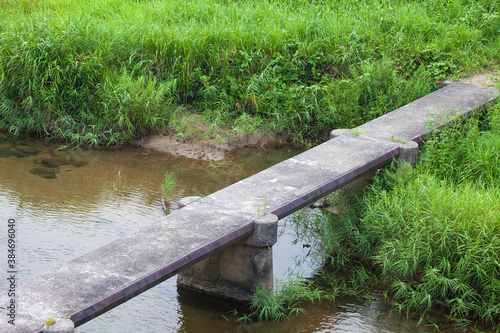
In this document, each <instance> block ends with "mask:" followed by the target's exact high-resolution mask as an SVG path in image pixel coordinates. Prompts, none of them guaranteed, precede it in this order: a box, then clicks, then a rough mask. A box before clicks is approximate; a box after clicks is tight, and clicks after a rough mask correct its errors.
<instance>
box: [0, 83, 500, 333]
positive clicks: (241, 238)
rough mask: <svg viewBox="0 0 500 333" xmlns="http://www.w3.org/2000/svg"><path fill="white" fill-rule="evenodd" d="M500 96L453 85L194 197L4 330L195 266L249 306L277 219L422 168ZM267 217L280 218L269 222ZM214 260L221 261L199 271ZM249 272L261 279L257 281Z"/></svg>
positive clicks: (111, 249) (74, 312)
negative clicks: (421, 161)
mask: <svg viewBox="0 0 500 333" xmlns="http://www.w3.org/2000/svg"><path fill="white" fill-rule="evenodd" d="M494 94H498V91H496V90H494V89H491V88H484V87H478V86H474V85H469V84H459V83H454V84H450V85H448V86H446V87H444V88H443V89H441V90H438V91H436V92H434V93H431V94H429V95H427V96H425V97H423V98H421V99H419V100H417V101H415V102H413V103H410V104H408V105H406V106H404V107H402V108H400V109H398V110H396V111H394V112H392V113H390V114H387V115H385V116H382V117H380V118H378V119H375V120H373V121H371V122H369V123H366V124H364V125H362V126H359V127H358V128H357V130H356V131H347V132H345V131H344V132H342V133H336V134H335V135H336V136H335V137H334V138H333V139H331V140H329V141H327V142H325V143H323V144H321V145H319V146H317V147H314V148H313V149H310V150H308V151H306V152H304V153H302V154H300V155H298V156H295V157H293V158H291V159H288V160H286V161H284V162H281V163H279V164H277V165H275V166H273V167H271V168H269V169H267V170H264V171H262V172H260V173H258V174H256V175H254V176H252V177H249V178H247V179H244V180H242V181H240V182H238V183H236V184H233V185H231V186H229V187H227V188H225V189H222V190H220V191H218V192H216V193H213V194H211V195H209V196H207V197H204V198H201V199H198V200H194V201H192V202H191V203H188V204H187V205H186V206H185V207H184V208H182V209H179V210H176V211H173V212H172V213H171V214H170V215H168V216H166V217H165V218H163V219H161V220H159V221H157V222H155V223H153V224H151V225H150V226H147V227H145V228H143V229H141V230H140V231H139V232H137V233H136V234H134V235H132V236H130V237H127V238H123V239H118V240H116V241H114V242H112V243H110V244H107V245H105V246H103V247H101V248H99V249H96V250H95V251H92V252H90V253H88V254H85V255H83V256H81V257H79V258H76V259H73V260H71V261H69V262H67V263H66V264H64V265H62V266H60V267H59V268H57V269H54V270H52V271H49V272H46V273H44V274H42V275H40V276H38V277H36V278H34V279H32V280H30V281H27V282H26V283H23V284H22V285H20V286H19V288H18V293H17V294H18V298H17V299H18V302H19V304H20V307H19V308H18V309H17V310H18V311H17V312H16V325H15V327H13V326H11V325H9V324H8V323H7V321H6V320H0V332H41V331H42V329H43V322H44V320H45V319H47V318H49V317H55V318H65V317H67V316H70V317H71V320H72V321H73V322H74V325H75V327H77V326H79V325H81V324H83V323H85V322H87V321H89V320H91V319H93V318H95V317H97V316H98V315H100V314H102V313H104V312H106V311H108V310H110V309H112V308H113V307H115V306H117V305H119V304H121V303H123V302H125V301H127V300H129V299H131V298H132V297H134V296H136V295H138V294H140V293H142V292H144V291H145V290H147V289H149V288H152V287H154V286H155V285H157V284H159V283H161V282H162V281H164V280H166V279H168V278H170V277H172V276H174V275H175V274H177V273H179V272H182V271H185V270H186V269H188V268H190V267H193V269H192V270H190V271H187V272H186V273H185V274H183V275H182V276H181V277H180V278H179V281H180V284H181V285H185V286H186V287H189V288H191V289H198V290H203V288H204V287H203V286H205V287H206V286H208V287H207V288H205V289H204V290H205V291H206V292H209V293H213V294H217V295H221V296H225V297H232V296H235V297H233V298H236V299H238V298H240V296H239V295H238V294H239V293H241V294H242V295H241V299H242V300H243V299H248V297H249V293H251V291H252V288H253V287H254V286H257V285H264V286H266V287H267V288H269V287H270V286H271V285H272V283H270V279H271V277H272V249H271V246H272V244H274V243H273V242H274V241H275V234H274V233H275V231H274V229H273V228H274V226H273V223H274V222H275V220H276V219H281V218H283V217H285V216H287V215H289V214H291V213H293V212H295V211H297V210H299V209H300V208H302V207H305V206H307V205H309V204H311V203H313V202H314V201H316V200H318V199H320V198H321V197H323V196H325V195H327V194H329V193H331V192H333V191H335V190H337V189H339V188H341V187H343V186H345V185H347V184H349V183H350V182H352V181H354V180H356V179H358V178H360V177H362V176H363V175H365V174H367V173H369V172H372V171H374V170H376V169H378V168H381V167H383V166H384V165H387V164H388V163H390V162H391V161H392V160H393V159H394V158H398V157H400V158H402V159H404V160H406V161H408V162H409V163H413V162H414V161H415V159H416V151H417V150H416V149H417V145H418V143H420V142H421V141H422V140H423V139H425V137H426V136H427V135H428V133H429V130H432V129H436V128H440V127H441V126H444V125H446V123H449V122H452V121H455V118H454V117H455V116H467V115H469V114H470V113H472V112H475V110H478V109H481V108H483V107H485V106H487V105H488V104H489V103H491V102H492V101H493V100H494V99H495V95H494ZM264 211H265V212H266V213H268V214H272V215H266V216H264V217H262V216H261V215H263V214H264ZM273 215H274V216H275V217H273ZM261 224H262V225H261ZM261 228H263V230H268V232H269V233H270V234H269V235H267V234H266V233H267V231H266V232H264V234H263V233H262V232H261ZM254 233H255V236H254V237H253V238H250V239H248V237H251V236H252V235H253V234H254ZM231 246H233V247H232V248H230V247H231ZM224 250H226V251H224ZM246 253H249V254H248V255H247V254H246ZM214 255H217V256H218V257H215V258H212V259H209V261H207V262H204V263H202V264H200V265H196V264H198V263H200V262H201V261H203V260H204V259H206V258H209V257H211V256H214ZM245 256H246V257H245ZM195 265H196V266H195ZM223 266H227V267H223ZM240 270H241V272H245V273H242V274H240V273H239V271H240ZM200 274H202V275H203V276H204V277H203V279H201V280H200V279H198V277H199V276H200ZM247 274H250V277H251V279H255V280H254V281H249V280H248V279H247ZM222 286H224V287H222ZM224 288H225V290H226V291H222V290H223V289H224ZM8 304H9V299H8V298H7V297H6V295H2V298H1V300H0V308H1V310H0V318H4V319H5V318H6V317H7V311H6V309H7V306H8Z"/></svg>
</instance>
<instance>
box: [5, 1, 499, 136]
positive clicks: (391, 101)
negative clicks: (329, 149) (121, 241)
mask: <svg viewBox="0 0 500 333" xmlns="http://www.w3.org/2000/svg"><path fill="white" fill-rule="evenodd" d="M1 6H2V9H3V11H2V12H1V13H0V22H1V23H2V24H1V25H0V42H1V45H3V47H2V48H1V49H0V67H1V68H2V74H1V76H0V129H2V130H6V131H9V132H11V133H15V134H16V135H30V136H42V137H46V138H52V139H62V140H65V141H66V142H68V143H70V144H72V145H90V146H107V145H109V146H117V145H122V144H125V143H127V142H130V141H134V140H136V139H140V138H142V137H145V136H148V135H151V134H159V133H163V132H165V131H168V130H169V126H170V125H171V123H172V122H175V117H176V114H177V113H178V106H179V105H185V106H187V107H189V108H191V109H192V110H194V112H195V113H196V114H197V115H198V116H200V117H201V118H203V119H204V120H205V121H206V122H207V123H209V124H211V125H213V126H217V127H229V128H232V129H235V130H238V131H243V132H244V133H252V132H253V131H255V130H257V131H264V132H268V133H287V135H288V137H287V140H288V141H291V142H293V143H295V144H300V145H302V144H306V145H309V144H314V143H317V142H320V141H322V140H324V139H325V138H326V137H327V136H328V133H329V131H330V130H331V129H333V128H353V127H356V126H358V125H360V124H362V123H365V122H367V121H368V120H371V119H374V118H376V117H378V116H380V115H382V114H384V113H387V112H389V111H392V110H394V109H396V108H398V107H400V106H402V105H405V104H407V103H409V102H411V101H413V100H415V99H417V98H419V97H421V96H424V95H426V94H428V93H429V92H431V91H433V90H435V89H437V88H438V87H439V86H440V85H441V84H442V82H443V81H444V80H446V79H447V78H449V77H455V78H460V77H463V76H467V75H470V74H471V73H476V72H483V71H484V70H486V69H491V68H495V67H498V61H499V59H498V54H500V52H499V50H500V38H499V35H498V31H497V30H498V29H497V28H498V26H499V25H500V21H499V20H500V18H499V16H498V12H499V10H500V9H499V7H498V6H499V4H498V3H497V2H496V1H493V0H491V1H490V0H486V1H482V2H481V3H480V4H479V3H477V2H475V1H463V2H461V3H460V4H459V3H458V2H457V1H453V2H448V3H443V2H442V1H438V0H427V1H425V3H424V5H422V3H421V2H414V1H406V2H403V3H391V4H388V3H385V2H379V1H368V2H359V1H355V0H350V1H344V2H341V3H339V2H334V3H321V4H319V3H316V2H309V1H302V2H297V1H290V0H276V1H264V2H258V3H255V2H245V1H244V2H235V3H226V2H221V1H217V0H212V1H208V2H207V1H201V0H199V1H198V0H196V1H192V2H191V3H190V5H189V6H185V2H181V1H155V2H128V3H119V4H117V3H116V2H114V1H112V0H108V1H73V2H71V3H68V2H67V1H62V0H61V1H35V2H25V1H9V2H8V3H3V4H2V5H1ZM177 134H181V135H182V134H183V133H182V132H177Z"/></svg>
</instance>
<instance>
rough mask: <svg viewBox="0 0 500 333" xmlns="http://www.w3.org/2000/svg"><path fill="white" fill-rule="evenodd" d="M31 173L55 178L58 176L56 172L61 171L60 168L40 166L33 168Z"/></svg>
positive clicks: (46, 177)
mask: <svg viewBox="0 0 500 333" xmlns="http://www.w3.org/2000/svg"><path fill="white" fill-rule="evenodd" d="M30 173H31V174H33V175H37V176H40V177H42V178H45V179H55V178H57V176H56V174H58V173H59V170H57V169H54V168H45V167H39V168H33V169H31V170H30Z"/></svg>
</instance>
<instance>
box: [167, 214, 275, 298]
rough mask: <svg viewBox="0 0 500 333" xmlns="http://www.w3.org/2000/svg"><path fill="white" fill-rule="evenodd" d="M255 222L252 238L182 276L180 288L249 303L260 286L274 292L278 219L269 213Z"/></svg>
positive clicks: (179, 281)
mask: <svg viewBox="0 0 500 333" xmlns="http://www.w3.org/2000/svg"><path fill="white" fill-rule="evenodd" d="M254 223H255V228H254V233H253V235H252V236H250V237H248V238H246V239H245V240H243V241H241V242H239V243H236V244H233V245H231V246H229V247H228V248H226V249H224V250H222V251H220V252H219V253H217V254H215V255H213V256H211V257H209V258H207V259H205V260H203V261H202V262H200V263H198V264H196V265H194V266H193V267H191V268H189V269H187V270H185V271H183V272H182V273H179V275H178V277H177V285H178V286H180V287H183V288H186V289H190V290H194V291H199V292H202V293H205V294H210V295H213V296H217V297H222V298H227V299H231V300H235V301H239V302H249V301H250V300H251V298H252V296H253V295H254V293H255V290H256V288H257V287H263V288H266V289H267V290H269V291H271V290H272V288H273V252H272V246H273V245H274V244H275V243H276V241H277V238H278V218H277V217H276V216H275V215H272V214H267V215H264V216H262V217H259V218H257V219H256V220H255V221H254Z"/></svg>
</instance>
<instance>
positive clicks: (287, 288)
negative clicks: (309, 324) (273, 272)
mask: <svg viewBox="0 0 500 333" xmlns="http://www.w3.org/2000/svg"><path fill="white" fill-rule="evenodd" d="M323 296H324V292H323V291H321V290H320V289H319V288H313V287H312V285H311V284H310V283H308V282H306V281H304V280H302V279H300V278H296V279H291V280H289V281H287V282H286V283H280V284H278V285H277V287H276V289H275V290H274V291H273V292H272V293H269V292H268V291H267V290H265V289H263V288H257V290H256V292H255V296H254V297H253V298H252V302H251V305H250V308H251V309H252V310H254V311H256V314H257V317H258V319H259V320H265V321H271V320H272V321H281V320H284V319H286V318H288V317H290V316H292V315H299V314H301V313H305V310H304V309H303V308H301V307H299V305H300V303H301V302H311V303H314V302H315V301H318V300H320V299H321V298H322V297H323Z"/></svg>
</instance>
